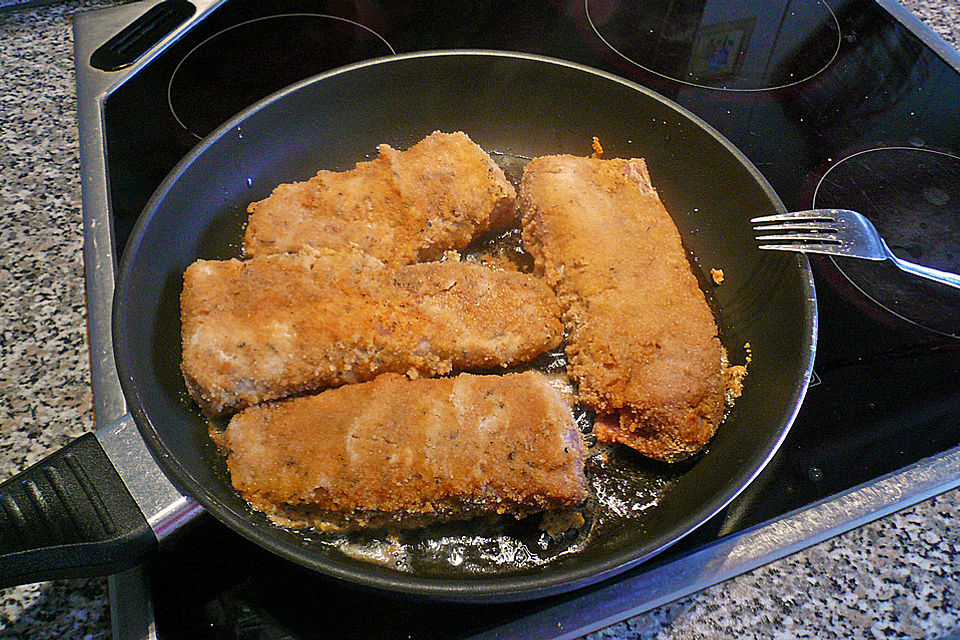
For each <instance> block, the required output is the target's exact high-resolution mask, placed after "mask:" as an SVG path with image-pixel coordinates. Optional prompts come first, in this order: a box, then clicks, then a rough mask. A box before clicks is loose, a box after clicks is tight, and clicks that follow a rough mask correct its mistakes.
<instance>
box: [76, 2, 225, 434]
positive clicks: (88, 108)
mask: <svg viewBox="0 0 960 640" xmlns="http://www.w3.org/2000/svg"><path fill="white" fill-rule="evenodd" d="M222 1H223V0H216V1H212V0H193V3H194V4H195V5H197V13H195V14H194V16H193V17H192V18H191V19H190V20H187V21H186V22H185V23H184V24H182V25H180V27H178V28H177V29H175V30H174V31H173V32H172V33H170V34H169V35H168V36H167V37H166V38H164V39H163V40H162V41H161V42H160V43H159V44H157V45H156V46H155V47H154V48H153V49H151V50H150V51H149V52H147V53H146V54H145V55H144V56H143V57H142V58H141V59H140V60H139V61H138V62H137V63H136V64H134V65H133V66H131V67H129V68H127V69H123V70H121V71H119V72H106V71H100V70H99V69H95V68H93V67H91V66H90V65H89V64H87V61H89V60H90V56H91V55H92V54H93V52H94V51H96V49H97V47H99V46H100V45H102V44H103V43H104V42H106V41H107V40H109V39H110V38H111V37H112V36H113V35H115V34H116V33H117V32H119V31H120V30H121V29H123V28H124V27H125V26H127V25H128V24H129V23H131V22H133V21H134V20H135V19H136V18H137V17H139V16H140V15H142V14H143V13H144V12H146V11H147V10H148V9H150V7H152V6H154V5H156V4H158V3H159V0H147V1H146V2H137V3H134V4H129V5H123V6H118V7H110V8H106V9H101V10H96V11H89V12H84V13H77V14H74V16H73V36H74V60H75V64H76V77H77V116H78V120H79V132H80V157H81V159H82V161H81V163H80V178H81V185H82V187H81V202H82V209H83V238H84V247H83V260H84V270H85V274H84V275H85V281H86V287H87V324H88V335H89V339H90V369H91V381H92V382H91V383H92V386H93V406H94V415H95V416H96V419H97V424H98V425H105V424H110V423H112V422H114V421H116V420H119V419H120V418H121V417H122V416H123V415H125V414H126V413H127V405H126V401H125V400H124V397H123V392H122V390H121V388H120V380H119V378H118V376H117V369H116V363H115V361H114V354H113V335H112V304H113V288H114V284H115V282H116V269H117V261H118V259H119V256H117V255H114V248H113V241H112V240H113V229H112V225H111V220H112V216H111V202H110V189H109V185H108V184H107V165H108V162H109V159H108V158H107V152H106V141H105V139H104V131H103V105H104V101H105V100H106V99H107V97H108V96H109V95H110V92H111V91H113V90H114V89H115V88H116V87H118V86H119V85H120V84H122V83H123V82H124V81H126V80H127V79H128V78H130V77H131V76H132V75H134V74H136V73H137V72H138V71H139V70H140V69H141V68H142V67H143V66H144V65H146V64H147V63H148V62H149V61H150V60H151V59H152V58H154V57H155V56H156V55H158V54H159V53H160V52H161V51H163V49H165V48H166V47H167V46H169V45H170V44H171V43H172V42H174V41H175V40H176V38H177V36H178V35H179V34H180V33H181V32H182V31H184V30H185V29H188V28H189V27H190V25H192V24H193V22H194V21H196V20H198V19H200V18H201V17H202V16H204V15H205V14H206V13H207V12H208V11H210V10H211V9H212V8H213V7H215V6H216V5H217V4H220V2H222Z"/></svg>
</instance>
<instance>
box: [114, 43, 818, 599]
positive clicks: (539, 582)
mask: <svg viewBox="0 0 960 640" xmlns="http://www.w3.org/2000/svg"><path fill="white" fill-rule="evenodd" d="M438 57H452V58H467V57H470V58H475V57H493V58H510V59H516V60H521V61H529V62H534V63H539V64H546V65H552V66H560V67H566V68H568V69H571V70H573V71H576V72H580V73H585V74H589V75H593V76H597V77H599V78H601V79H603V80H605V81H608V82H614V83H616V84H620V85H622V86H624V87H625V88H627V89H629V90H632V91H637V92H640V93H642V94H644V95H646V96H647V97H648V98H651V99H653V100H655V101H657V102H659V103H661V104H663V105H664V106H666V107H668V108H669V109H671V110H673V111H675V112H677V113H678V114H679V115H681V116H682V117H684V118H686V119H687V120H689V121H690V122H691V123H693V124H694V125H695V126H697V127H699V128H700V129H702V130H703V131H704V132H705V133H706V134H708V135H709V136H710V137H711V138H713V139H714V140H716V141H717V142H719V143H720V144H721V145H722V146H723V148H724V150H725V151H726V152H727V153H729V154H730V155H731V156H732V157H733V158H734V159H735V160H736V161H737V162H738V163H739V164H740V165H741V166H742V167H744V168H745V169H746V170H747V172H748V173H749V174H750V177H751V178H752V180H753V181H754V182H755V183H756V185H757V186H758V187H759V188H760V189H761V191H762V192H763V194H764V195H765V196H766V197H767V198H768V199H769V200H770V202H771V203H772V205H773V206H774V208H776V209H778V210H779V212H785V211H786V208H785V207H784V205H783V203H782V202H781V200H780V198H779V196H777V194H776V193H775V192H774V190H773V188H772V187H771V186H770V184H769V183H768V182H767V180H766V179H765V178H764V177H763V175H762V174H761V173H760V171H759V170H758V169H757V168H756V167H755V166H754V165H753V163H752V162H750V160H749V159H747V157H746V156H745V155H744V154H743V153H742V152H741V151H740V150H739V149H738V148H737V147H735V146H734V145H733V144H732V143H731V142H730V141H728V140H727V139H726V138H725V137H724V136H723V135H721V134H720V133H719V132H718V131H716V130H715V129H714V128H713V127H712V126H710V125H709V124H708V123H706V122H705V121H704V120H702V119H701V118H700V117H698V116H696V115H695V114H693V113H692V112H690V111H688V110H687V109H685V108H684V107H681V106H680V105H678V104H676V103H675V102H673V101H672V100H670V99H668V98H666V97H664V96H662V95H660V94H659V93H657V92H655V91H653V90H651V89H649V88H647V87H644V86H642V85H639V84H636V83H633V82H631V81H629V80H626V79H624V78H621V77H619V76H616V75H613V74H611V73H608V72H605V71H602V70H599V69H595V68H592V67H589V66H586V65H582V64H579V63H575V62H570V61H567V60H562V59H557V58H552V57H548V56H541V55H535V54H526V53H518V52H510V51H497V50H487V49H453V50H442V51H424V52H416V53H408V54H399V55H391V56H384V57H380V58H375V59H371V60H366V61H362V62H358V63H354V64H350V65H347V66H344V67H340V68H337V69H333V70H330V71H327V72H324V73H321V74H318V75H315V76H312V77H310V78H306V79H304V80H302V81H299V82H297V83H294V84H292V85H289V86H288V87H285V88H284V89H281V90H280V91H277V92H275V93H273V94H271V95H270V96H267V97H265V98H263V99H262V100H260V101H258V102H256V103H255V104H253V105H251V106H249V107H248V108H246V109H244V110H243V111H241V112H240V113H238V114H236V115H235V116H234V117H232V118H230V119H229V120H228V121H227V122H225V123H223V124H222V125H221V126H219V127H217V129H215V130H214V131H212V132H211V133H210V134H208V135H207V136H206V137H205V138H204V140H203V141H201V142H200V143H198V144H197V145H196V146H195V147H194V148H193V149H192V150H191V151H190V152H189V153H188V154H187V155H186V156H184V158H182V159H181V160H180V162H178V163H177V165H176V166H175V167H174V168H173V169H172V170H171V171H170V172H169V173H168V174H167V176H166V178H165V179H164V180H163V182H162V183H161V184H160V186H159V187H158V188H157V189H156V191H155V192H154V193H153V195H152V196H151V198H150V199H149V201H148V202H147V204H146V205H145V206H144V209H143V212H142V213H141V215H140V217H139V218H138V220H137V222H136V224H135V226H134V228H133V231H132V232H131V234H130V238H129V240H128V242H127V249H126V250H125V251H124V254H123V256H122V257H121V261H120V265H119V275H118V278H117V285H116V289H115V295H114V299H113V311H112V319H113V322H112V332H113V342H114V351H115V354H116V361H117V370H118V373H119V377H120V382H121V386H122V388H123V390H124V396H125V397H126V399H127V403H128V409H129V411H130V413H131V415H132V416H133V418H134V420H135V422H136V424H137V427H138V429H139V431H140V433H141V436H142V437H143V439H144V441H145V442H146V444H147V446H148V448H149V449H150V451H151V453H152V454H153V455H154V456H155V458H156V459H157V461H158V463H159V465H160V466H161V468H162V470H163V471H164V473H165V475H167V476H168V477H169V478H170V480H171V482H173V483H174V484H175V486H177V487H178V488H179V489H180V490H181V491H183V492H184V493H185V494H186V495H190V496H192V497H194V498H195V499H196V500H197V502H199V503H200V504H201V505H202V506H203V507H204V508H205V509H206V510H207V511H209V512H210V513H211V514H212V515H214V517H216V518H217V519H218V520H220V521H221V522H223V523H224V524H226V525H227V526H228V527H230V528H231V529H232V530H233V531H235V532H237V533H239V534H240V535H242V536H244V537H245V538H247V539H249V540H251V541H253V542H255V543H256V544H258V545H260V546H261V547H264V548H266V549H268V550H270V551H271V552H273V553H275V554H276V555H279V556H280V557H283V558H285V559H287V560H290V561H292V562H295V563H296V564H299V565H302V566H306V567H308V568H311V569H313V570H314V571H317V572H319V573H322V574H325V575H328V576H331V577H334V578H338V579H341V580H344V581H347V582H351V583H355V584H357V583H359V584H361V585H363V586H367V587H373V588H376V589H380V590H383V591H388V592H394V593H396V592H401V593H405V594H410V595H415V596H420V597H427V598H432V599H437V600H448V601H463V602H483V601H490V600H491V598H496V600H497V601H504V602H506V601H511V600H526V599H532V598H538V597H545V596H549V595H556V594H558V593H562V592H566V591H570V590H573V589H576V588H578V587H582V586H585V585H586V584H592V583H595V582H598V581H601V580H604V579H606V578H609V577H611V576H613V575H615V574H618V573H621V572H623V571H626V570H628V569H630V568H633V567H636V566H637V565H639V564H641V563H643V562H645V561H647V560H649V559H650V558H651V557H653V556H655V555H657V554H659V553H661V552H662V551H664V550H665V549H667V548H668V547H670V546H672V545H673V544H675V543H677V542H678V541H680V540H681V539H683V538H684V537H685V536H686V535H688V534H689V533H691V532H692V531H694V530H695V529H697V528H698V527H699V526H700V525H701V524H702V523H703V522H705V521H706V520H709V519H710V518H711V517H713V516H714V515H716V514H717V513H718V512H719V511H721V510H722V509H723V508H725V507H726V506H727V505H728V504H729V503H730V502H731V501H732V500H734V499H735V498H736V497H737V495H739V494H740V492H742V491H743V489H745V488H746V487H747V486H748V485H749V484H751V483H752V482H753V481H754V480H755V479H756V477H757V475H759V474H760V473H761V471H762V470H763V469H764V468H765V467H766V465H767V464H768V463H769V461H770V460H771V459H772V458H773V456H774V455H775V454H776V452H777V451H778V450H779V448H780V446H781V445H782V443H783V441H784V439H785V438H786V436H787V434H788V433H789V431H790V428H791V426H792V425H793V423H794V421H795V419H796V416H797V414H798V412H799V410H800V407H801V405H802V403H803V399H804V397H805V395H806V391H807V388H808V385H809V382H810V378H811V375H812V372H813V360H814V354H815V352H816V344H817V334H818V330H817V328H818V327H817V325H818V319H817V303H816V293H815V289H814V281H813V274H812V270H811V268H810V264H809V262H808V260H807V259H806V257H805V256H803V255H802V254H796V255H795V256H793V260H792V262H791V268H792V267H794V266H795V267H796V269H797V270H798V272H799V275H800V285H801V287H802V290H803V293H804V297H805V300H806V301H807V306H806V308H805V309H804V312H805V317H804V323H803V324H804V326H805V327H806V328H807V329H808V331H807V334H806V335H804V336H803V342H804V344H805V345H806V350H805V351H804V353H802V354H798V355H799V357H801V358H802V359H803V361H802V377H801V380H800V381H799V384H798V386H797V387H796V388H795V389H794V392H793V395H792V397H791V401H792V406H791V407H790V410H789V413H788V416H787V419H786V420H784V422H783V424H782V426H781V428H780V432H779V434H778V437H777V438H776V440H775V442H774V444H773V446H772V447H770V448H769V450H767V452H766V454H765V455H764V456H763V459H762V460H761V461H760V463H759V464H756V465H755V466H754V467H753V468H752V469H751V470H750V472H749V473H746V474H745V475H742V476H741V475H738V476H737V479H738V482H737V483H736V484H737V486H736V488H735V489H734V490H730V489H725V490H723V491H718V494H717V499H716V500H715V501H714V502H712V503H710V507H709V508H708V509H707V514H708V515H707V516H706V517H701V518H699V519H698V522H697V524H696V525H694V526H691V527H688V528H687V529H686V530H685V531H683V532H682V533H681V534H680V535H674V536H672V537H670V539H669V540H667V541H665V542H663V543H661V544H656V545H655V546H654V548H648V549H647V550H646V552H644V553H640V554H637V555H630V554H623V553H621V554H615V555H612V556H610V557H607V558H605V559H604V561H603V562H600V561H595V562H591V563H587V564H585V566H579V567H572V568H571V567H566V568H565V569H564V570H563V571H562V572H561V573H562V575H563V579H560V580H558V579H556V578H551V577H550V576H551V575H552V573H553V572H550V571H538V572H530V573H523V574H520V575H508V576H502V575H497V574H493V575H488V576H482V577H470V576H458V577H456V578H436V577H429V576H426V577H425V576H419V575H416V574H407V573H401V572H390V571H389V570H383V571H380V570H377V571H375V572H367V573H365V574H362V575H358V571H357V570H356V569H355V568H353V567H352V566H350V564H349V563H347V562H341V561H338V560H336V559H333V558H324V557H317V555H316V554H311V553H309V552H308V551H309V550H308V549H306V548H297V549H291V545H287V544H283V543H282V542H280V541H275V540H273V539H270V538H265V537H264V536H263V535H262V534H261V535H258V529H257V528H256V527H255V523H253V522H251V521H250V520H249V518H247V517H244V516H243V515H242V514H239V513H235V512H234V511H233V510H232V509H231V508H229V507H228V506H226V505H225V504H224V503H222V502H221V501H220V500H219V499H218V498H217V497H216V496H215V495H213V494H212V493H211V492H210V491H209V490H208V488H207V487H205V486H204V485H203V483H201V482H200V481H198V480H197V479H196V478H194V477H193V475H192V473H191V472H190V470H189V469H187V468H186V467H185V466H183V464H181V462H180V461H178V460H177V459H176V456H175V455H174V454H173V452H172V451H171V450H170V449H169V448H168V446H167V445H166V444H165V443H164V439H163V438H162V437H161V435H160V433H159V432H158V430H157V428H156V427H155V426H154V425H153V424H152V420H151V417H150V416H149V415H148V414H147V412H146V411H145V410H144V408H143V406H144V403H143V400H142V399H141V397H140V396H139V393H138V388H139V387H138V385H137V384H136V380H135V378H134V376H133V374H132V372H131V367H129V366H128V365H127V361H128V360H129V359H130V354H129V351H128V346H127V343H126V340H125V336H123V335H122V332H121V328H122V327H123V326H124V323H123V317H124V313H125V312H126V309H125V307H126V305H124V304H122V301H123V300H124V299H126V298H127V297H128V295H127V294H128V288H129V287H128V284H127V283H128V282H129V281H130V279H131V271H132V266H131V265H132V263H133V262H134V256H135V254H136V249H137V248H138V247H139V246H140V244H141V242H142V239H143V236H144V233H145V231H146V230H147V228H148V226H149V222H150V219H151V216H150V212H151V211H153V210H154V209H155V208H156V207H157V206H158V205H159V204H160V203H161V202H162V200H163V198H164V196H165V194H166V193H167V192H168V191H169V190H170V189H171V188H172V186H173V185H174V184H175V183H176V182H177V180H178V179H179V177H180V175H181V174H182V173H183V172H184V171H185V170H186V169H187V168H188V167H189V166H190V165H191V164H193V162H195V161H196V159H197V158H198V157H199V156H201V155H202V154H203V153H204V152H205V151H206V150H207V149H208V148H209V147H210V146H212V145H213V144H214V143H215V142H216V141H217V140H219V139H220V138H221V137H223V136H224V135H226V134H227V133H228V132H230V131H233V130H234V129H236V128H237V127H238V126H241V125H242V123H243V122H244V121H245V120H246V119H247V118H249V117H250V116H251V115H252V114H254V113H256V112H258V111H259V110H261V109H263V108H265V107H267V106H268V105H271V104H273V103H275V102H277V101H279V100H282V99H283V98H284V97H285V96H287V95H289V94H292V93H295V92H297V91H299V90H300V89H302V88H303V87H306V86H309V85H312V84H314V83H319V82H322V81H323V80H325V79H327V78H331V77H335V76H340V75H343V74H349V73H354V72H357V71H360V70H364V69H368V68H372V67H378V66H382V65H390V64H395V63H397V62H402V61H407V60H416V59H427V58H438ZM625 555H626V556H628V557H627V558H625V557H624V556H625ZM548 566H549V565H548ZM377 569H380V568H379V567H377ZM360 573H362V572H360ZM544 575H546V576H548V577H547V578H544V577H543V576H544Z"/></svg>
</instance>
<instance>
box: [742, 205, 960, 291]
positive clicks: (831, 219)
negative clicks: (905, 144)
mask: <svg viewBox="0 0 960 640" xmlns="http://www.w3.org/2000/svg"><path fill="white" fill-rule="evenodd" d="M750 222H752V223H753V224H754V230H755V231H758V232H775V233H773V234H766V235H758V236H757V241H758V242H760V248H761V249H772V250H777V251H800V252H803V253H826V254H829V255H834V256H848V257H851V258H865V259H867V260H890V261H891V262H893V264H895V265H896V266H898V267H900V268H901V269H903V270H904V271H906V272H908V273H912V274H914V275H918V276H922V277H924V278H930V279H931V280H936V281H937V282H941V283H943V284H946V285H949V286H951V287H957V288H960V275H957V274H955V273H950V272H948V271H941V270H939V269H932V268H930V267H925V266H923V265H919V264H915V263H913V262H908V261H906V260H904V259H902V258H898V257H897V256H895V255H893V252H892V251H890V248H889V247H887V243H886V242H884V241H883V238H881V237H880V234H879V233H877V229H876V228H875V227H874V226H873V224H872V223H871V222H870V221H869V220H867V219H866V218H865V217H863V216H862V215H860V214H859V213H857V212H856V211H850V210H849V209H810V210H808V211H794V212H792V213H781V214H778V215H772V216H760V217H759V218H753V219H751V220H750Z"/></svg>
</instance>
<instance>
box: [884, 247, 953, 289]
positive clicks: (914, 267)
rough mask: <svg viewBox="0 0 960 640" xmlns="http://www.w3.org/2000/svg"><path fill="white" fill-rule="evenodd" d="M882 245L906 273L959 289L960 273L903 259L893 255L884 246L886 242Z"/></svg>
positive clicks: (892, 259) (894, 262)
mask: <svg viewBox="0 0 960 640" xmlns="http://www.w3.org/2000/svg"><path fill="white" fill-rule="evenodd" d="M884 247H885V248H886V249H887V255H889V256H890V260H891V261H892V262H893V264H895V265H897V266H898V267H900V268H901V269H903V270H904V271H906V272H907V273H912V274H913V275H916V276H922V277H924V278H929V279H930V280H935V281H937V282H940V283H942V284H945V285H948V286H951V287H956V288H957V289H960V275H957V274H956V273H950V272H949V271H941V270H940V269H934V268H932V267H925V266H923V265H922V264H916V263H913V262H909V261H907V260H904V259H903V258H898V257H897V256H895V255H893V252H892V251H890V249H889V247H886V242H884Z"/></svg>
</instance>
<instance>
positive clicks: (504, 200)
mask: <svg viewBox="0 0 960 640" xmlns="http://www.w3.org/2000/svg"><path fill="white" fill-rule="evenodd" d="M379 151H380V155H379V157H377V158H376V159H374V160H371V161H369V162H360V163H358V164H357V166H356V168H355V169H352V170H350V171H343V172H333V171H320V172H319V173H317V175H316V176H314V177H313V178H311V179H310V180H307V181H306V182H298V183H293V184H283V185H280V186H279V187H277V188H276V189H275V190H274V191H273V194H272V195H270V197H268V198H266V199H265V200H261V201H260V202H255V203H253V204H251V205H250V206H249V208H248V212H249V213H250V214H251V215H250V219H249V222H248V224H247V230H246V235H245V237H244V241H243V246H244V250H245V251H246V255H247V256H258V255H263V254H267V253H292V252H296V251H299V250H300V249H301V248H302V247H304V246H308V245H309V246H312V247H315V248H321V247H328V248H332V249H349V248H359V249H361V250H363V251H365V252H367V253H369V254H370V255H373V256H376V257H377V258H379V259H380V260H382V261H383V262H384V263H386V264H390V265H402V264H410V263H413V262H423V261H427V260H436V259H438V258H440V257H441V256H442V255H443V253H444V251H447V250H452V249H462V248H464V247H466V246H467V245H468V244H470V242H472V241H473V239H474V238H476V237H477V236H480V235H482V234H484V233H486V232H487V231H491V230H499V229H504V228H506V227H509V226H510V225H512V224H514V223H515V221H516V190H515V189H514V188H513V185H511V184H510V183H509V182H508V181H507V179H506V177H505V176H504V174H503V171H502V170H501V169H500V167H498V166H497V165H496V164H495V163H494V162H493V160H492V159H491V158H490V156H489V155H487V154H486V153H485V152H484V151H483V149H481V148H480V147H479V146H477V145H476V144H475V143H474V142H473V141H472V140H470V138H469V137H467V135H466V134H464V133H461V132H457V133H441V132H435V133H432V134H431V135H429V136H427V137H426V138H424V139H423V140H421V141H420V142H418V143H417V144H415V145H414V146H413V147H411V148H410V149H408V150H406V151H397V150H396V149H392V148H391V147H389V146H388V145H385V144H384V145H380V147H379Z"/></svg>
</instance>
